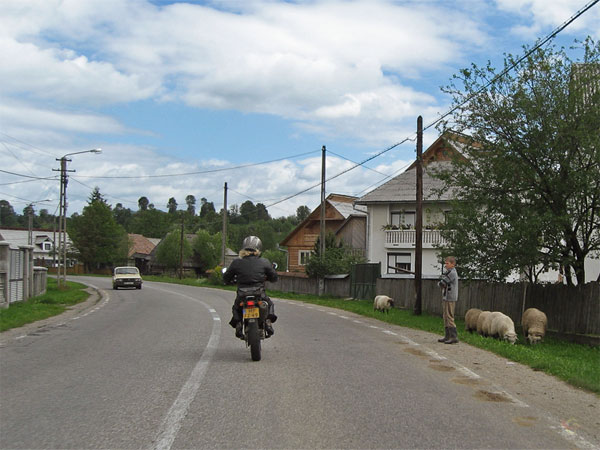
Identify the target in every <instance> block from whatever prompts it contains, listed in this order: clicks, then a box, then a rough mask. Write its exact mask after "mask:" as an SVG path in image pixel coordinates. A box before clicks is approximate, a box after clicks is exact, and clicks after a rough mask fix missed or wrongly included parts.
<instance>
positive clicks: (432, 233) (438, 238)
mask: <svg viewBox="0 0 600 450" xmlns="http://www.w3.org/2000/svg"><path fill="white" fill-rule="evenodd" d="M415 241H416V231H415V230H385V246H386V247H400V248H401V247H412V246H414V245H415ZM445 243H446V240H445V239H444V238H443V237H442V233H441V232H440V230H423V245H424V246H427V247H432V246H434V245H438V244H445Z"/></svg>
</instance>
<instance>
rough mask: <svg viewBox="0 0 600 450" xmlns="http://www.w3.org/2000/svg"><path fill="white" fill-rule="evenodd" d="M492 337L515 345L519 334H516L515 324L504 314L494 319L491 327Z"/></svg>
mask: <svg viewBox="0 0 600 450" xmlns="http://www.w3.org/2000/svg"><path fill="white" fill-rule="evenodd" d="M490 336H496V337H498V339H502V340H504V341H508V342H510V343H511V344H514V343H515V342H516V341H517V333H515V324H514V322H513V321H512V319H511V318H510V317H508V316H507V315H505V314H502V313H500V315H497V316H496V317H494V318H493V319H492V325H491V327H490Z"/></svg>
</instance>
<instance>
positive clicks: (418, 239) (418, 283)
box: [413, 116, 423, 316]
mask: <svg viewBox="0 0 600 450" xmlns="http://www.w3.org/2000/svg"><path fill="white" fill-rule="evenodd" d="M416 162H417V164H416V170H417V214H416V215H417V217H416V218H415V307H414V310H413V313H414V315H416V316H420V315H421V304H422V301H421V300H422V299H421V287H422V273H423V270H422V269H423V117H421V116H419V117H418V118H417V161H416Z"/></svg>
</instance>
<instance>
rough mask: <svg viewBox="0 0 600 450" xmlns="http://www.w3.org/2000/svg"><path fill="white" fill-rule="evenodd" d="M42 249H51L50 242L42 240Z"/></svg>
mask: <svg viewBox="0 0 600 450" xmlns="http://www.w3.org/2000/svg"><path fill="white" fill-rule="evenodd" d="M42 250H44V251H45V252H49V251H50V250H52V242H42Z"/></svg>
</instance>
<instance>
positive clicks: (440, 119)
mask: <svg viewBox="0 0 600 450" xmlns="http://www.w3.org/2000/svg"><path fill="white" fill-rule="evenodd" d="M599 1H600V0H592V1H591V2H589V3H588V4H587V5H585V6H584V7H583V8H581V9H580V10H579V11H577V12H576V13H575V14H573V15H572V16H571V17H570V18H569V19H568V20H567V21H565V22H563V24H562V25H560V26H559V27H557V28H555V29H554V31H552V32H551V33H550V34H549V35H548V36H546V37H545V38H544V39H542V40H541V41H539V42H538V43H537V44H536V45H534V46H533V48H531V50H529V51H528V52H526V53H525V54H524V55H523V56H521V57H520V58H519V59H518V60H516V61H515V62H514V63H512V64H511V65H510V66H508V67H507V68H505V69H504V70H503V71H502V72H500V73H499V74H498V75H496V76H495V77H494V78H492V79H491V80H490V81H488V82H487V84H485V86H483V87H481V88H480V89H479V90H478V91H476V92H474V93H473V94H471V95H469V96H468V97H467V98H466V99H465V100H463V101H462V102H461V103H459V104H458V105H456V106H454V107H453V108H451V109H450V110H449V111H447V112H445V113H444V114H443V115H442V116H440V117H438V118H437V119H436V120H435V121H433V122H431V123H430V124H429V125H427V126H426V127H424V128H423V131H425V130H427V129H429V128H431V127H432V126H435V125H437V124H438V123H439V122H441V121H442V120H443V119H444V118H445V117H448V116H449V115H450V114H452V113H453V112H454V111H456V110H457V109H459V108H460V107H462V106H464V105H466V104H467V103H469V102H470V101H471V100H473V98H475V97H477V96H478V95H479V94H481V93H482V92H483V91H485V90H486V89H487V88H488V87H490V86H491V85H492V84H494V83H495V82H496V81H498V80H499V79H500V78H502V77H503V76H504V75H506V74H507V73H508V72H510V71H511V70H512V69H514V68H515V67H517V66H518V65H519V64H521V62H523V61H524V60H525V59H526V58H527V57H529V55H531V54H532V53H533V52H535V51H536V50H538V49H539V48H541V47H542V46H543V45H545V44H546V43H547V42H548V41H550V40H551V39H553V38H555V37H556V35H557V34H558V33H560V32H561V31H563V30H564V29H565V28H567V27H568V26H569V25H570V24H571V23H573V22H574V21H575V20H576V19H578V18H579V17H580V16H581V15H582V14H583V13H585V12H586V11H588V10H589V9H590V8H592V7H593V6H594V5H596V4H597V3H598V2H599Z"/></svg>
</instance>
